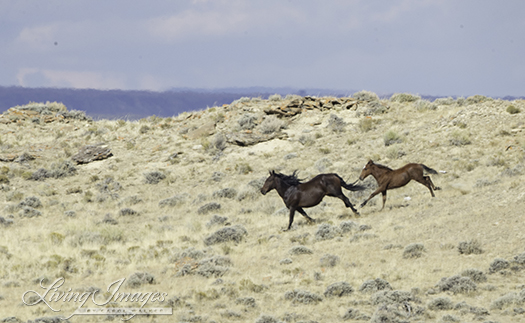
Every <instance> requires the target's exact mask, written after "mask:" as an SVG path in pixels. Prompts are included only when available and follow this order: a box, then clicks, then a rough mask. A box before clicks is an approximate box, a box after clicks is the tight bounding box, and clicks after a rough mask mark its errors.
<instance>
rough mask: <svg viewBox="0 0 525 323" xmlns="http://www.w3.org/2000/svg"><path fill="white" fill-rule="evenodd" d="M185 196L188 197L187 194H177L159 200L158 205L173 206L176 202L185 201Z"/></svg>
mask: <svg viewBox="0 0 525 323" xmlns="http://www.w3.org/2000/svg"><path fill="white" fill-rule="evenodd" d="M187 198H188V195H187V194H178V195H175V196H172V197H170V198H167V199H164V200H160V201H159V207H161V208H162V207H166V206H170V207H174V206H177V205H178V204H181V203H184V202H186V200H187Z"/></svg>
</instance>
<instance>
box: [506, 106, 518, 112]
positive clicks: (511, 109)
mask: <svg viewBox="0 0 525 323" xmlns="http://www.w3.org/2000/svg"><path fill="white" fill-rule="evenodd" d="M507 112H508V113H510V114H517V113H520V112H521V110H520V108H516V107H515V106H513V105H509V106H508V107H507Z"/></svg>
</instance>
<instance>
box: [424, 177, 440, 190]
mask: <svg viewBox="0 0 525 323" xmlns="http://www.w3.org/2000/svg"><path fill="white" fill-rule="evenodd" d="M425 179H426V180H427V181H428V182H429V183H430V185H432V188H433V189H434V191H439V190H440V189H441V187H437V186H435V185H434V183H432V180H431V179H430V176H425Z"/></svg>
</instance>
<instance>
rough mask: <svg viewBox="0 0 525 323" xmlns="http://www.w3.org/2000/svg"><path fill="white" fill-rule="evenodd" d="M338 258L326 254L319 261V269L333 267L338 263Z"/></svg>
mask: <svg viewBox="0 0 525 323" xmlns="http://www.w3.org/2000/svg"><path fill="white" fill-rule="evenodd" d="M339 261H340V259H339V257H338V256H334V255H329V254H326V255H324V256H322V257H321V259H319V262H320V265H321V267H335V266H336V265H337V264H338V263H339Z"/></svg>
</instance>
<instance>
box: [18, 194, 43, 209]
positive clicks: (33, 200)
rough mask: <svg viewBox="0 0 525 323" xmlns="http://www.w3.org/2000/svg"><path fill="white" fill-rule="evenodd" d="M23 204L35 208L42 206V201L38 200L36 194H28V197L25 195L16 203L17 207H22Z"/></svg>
mask: <svg viewBox="0 0 525 323" xmlns="http://www.w3.org/2000/svg"><path fill="white" fill-rule="evenodd" d="M24 206H29V207H32V208H36V209H37V208H39V207H42V202H40V200H39V199H38V197H36V196H29V197H26V198H25V199H24V200H23V201H21V202H20V203H18V207H19V208H23V207H24Z"/></svg>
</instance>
